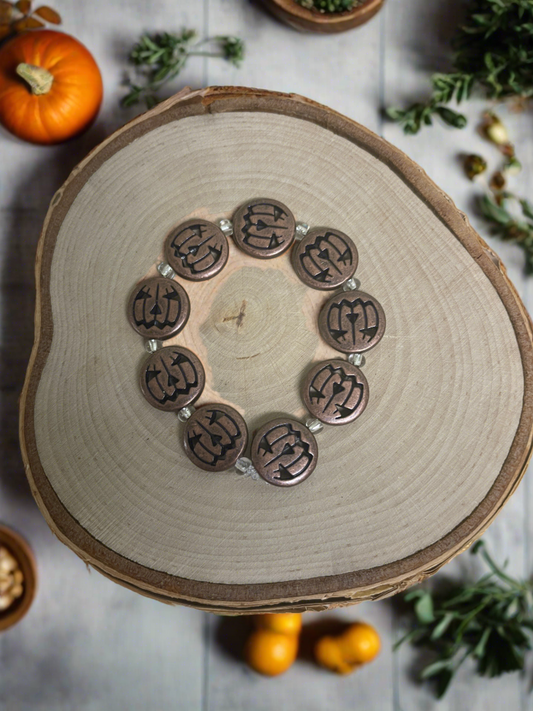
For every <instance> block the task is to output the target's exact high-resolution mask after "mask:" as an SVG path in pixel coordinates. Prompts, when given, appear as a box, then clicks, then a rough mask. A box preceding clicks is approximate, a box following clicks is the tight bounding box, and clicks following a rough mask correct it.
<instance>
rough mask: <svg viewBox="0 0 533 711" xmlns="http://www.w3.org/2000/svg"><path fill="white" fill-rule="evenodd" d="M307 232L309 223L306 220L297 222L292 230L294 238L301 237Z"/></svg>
mask: <svg viewBox="0 0 533 711" xmlns="http://www.w3.org/2000/svg"><path fill="white" fill-rule="evenodd" d="M308 232H309V225H308V224H307V223H306V222H297V223H296V228H295V230H294V236H295V238H296V239H302V238H303V237H305V235H306V234H307V233H308Z"/></svg>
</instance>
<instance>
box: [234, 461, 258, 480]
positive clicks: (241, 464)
mask: <svg viewBox="0 0 533 711" xmlns="http://www.w3.org/2000/svg"><path fill="white" fill-rule="evenodd" d="M235 469H236V470H237V471H238V472H240V473H241V474H242V475H243V476H251V477H252V479H260V476H259V473H258V471H257V469H256V468H255V467H254V465H253V464H252V460H251V459H248V457H239V458H238V459H237V461H236V462H235Z"/></svg>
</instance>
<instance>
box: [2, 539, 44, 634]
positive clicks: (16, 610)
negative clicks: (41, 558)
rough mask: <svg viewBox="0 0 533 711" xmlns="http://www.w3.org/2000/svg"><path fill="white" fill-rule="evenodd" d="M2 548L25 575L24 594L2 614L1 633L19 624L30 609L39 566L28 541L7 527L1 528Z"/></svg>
mask: <svg viewBox="0 0 533 711" xmlns="http://www.w3.org/2000/svg"><path fill="white" fill-rule="evenodd" d="M0 546H5V547H6V548H7V549H8V550H9V552H10V553H11V555H13V557H14V558H16V559H17V561H18V563H19V566H20V569H21V570H22V574H23V575H24V583H23V586H24V592H23V593H22V595H21V596H20V597H19V598H17V599H16V600H15V602H14V603H13V604H12V605H11V607H8V608H7V610H3V611H2V612H0V632H3V631H4V630H7V629H8V628H9V627H13V625H15V624H16V623H17V622H19V620H21V619H22V618H23V617H24V615H25V614H26V613H27V612H28V610H29V609H30V606H31V604H32V602H33V598H34V597H35V591H36V588H37V565H36V563H35V558H34V556H33V553H32V550H31V548H30V547H29V545H28V544H27V543H26V541H25V540H24V539H23V538H22V536H19V534H18V533H15V531H13V530H12V529H10V528H7V526H0Z"/></svg>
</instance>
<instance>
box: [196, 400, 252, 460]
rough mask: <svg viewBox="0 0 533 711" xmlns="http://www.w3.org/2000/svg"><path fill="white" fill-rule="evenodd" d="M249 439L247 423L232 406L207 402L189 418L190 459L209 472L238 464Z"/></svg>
mask: <svg viewBox="0 0 533 711" xmlns="http://www.w3.org/2000/svg"><path fill="white" fill-rule="evenodd" d="M247 442H248V430H247V428H246V422H245V421H244V420H243V418H242V417H241V415H240V414H239V413H238V412H237V410H235V409H234V408H233V407H230V406H229V405H222V404H216V405H204V406H203V407H200V408H198V410H196V411H195V412H194V414H193V415H192V416H191V417H190V418H189V419H188V420H187V424H186V425H185V432H184V435H183V446H184V447H185V452H186V454H187V456H188V457H189V459H190V460H191V462H193V464H196V466H197V467H200V469H204V470H205V471H208V472H222V471H226V469H231V468H232V467H233V466H235V464H236V462H237V460H238V459H239V458H240V456H241V454H242V453H243V451H244V449H245V447H246V444H247Z"/></svg>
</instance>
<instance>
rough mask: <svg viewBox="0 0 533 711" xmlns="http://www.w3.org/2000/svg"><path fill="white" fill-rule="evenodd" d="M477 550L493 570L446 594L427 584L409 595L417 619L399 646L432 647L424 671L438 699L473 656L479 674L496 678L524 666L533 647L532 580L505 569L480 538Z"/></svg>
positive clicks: (406, 596) (476, 546) (475, 547)
mask: <svg viewBox="0 0 533 711" xmlns="http://www.w3.org/2000/svg"><path fill="white" fill-rule="evenodd" d="M478 552H480V553H481V557H482V558H483V560H484V561H485V563H486V565H487V566H488V568H489V571H490V572H489V573H487V574H486V575H484V576H483V577H482V578H480V579H479V580H478V581H477V582H475V583H472V584H462V585H458V586H456V587H455V588H454V589H453V590H451V591H450V592H449V593H447V594H443V595H436V594H433V593H432V592H431V591H430V590H428V589H416V590H412V591H411V592H409V593H407V595H405V600H406V601H407V602H411V603H412V604H413V607H414V613H415V615H416V619H417V623H416V625H415V626H414V627H413V629H412V630H410V631H409V632H408V633H407V634H406V635H405V636H404V637H403V638H402V639H401V640H400V641H399V642H398V643H397V644H396V647H398V646H399V645H401V644H403V643H404V642H407V641H410V642H412V643H414V644H417V645H423V646H425V647H427V648H429V649H431V650H432V651H433V652H434V654H435V659H434V661H432V662H431V663H430V664H428V665H427V666H426V667H425V668H424V669H423V670H422V672H421V675H420V676H421V679H430V680H432V681H433V682H434V683H435V691H436V695H437V697H439V698H440V697H442V696H443V695H444V694H445V692H446V689H447V688H448V685H449V684H450V682H451V680H452V679H453V676H454V674H455V673H456V672H457V670H458V669H459V667H460V666H461V664H463V662H464V661H465V660H466V659H468V658H469V657H470V658H472V659H473V660H474V661H475V662H476V668H477V672H478V674H480V675H482V676H488V677H494V676H499V675H500V674H503V673H505V672H511V671H517V670H520V669H523V668H524V656H525V653H526V651H527V650H529V649H531V640H532V630H533V585H532V583H530V582H529V581H519V580H515V579H514V578H512V577H511V576H510V575H508V574H507V573H505V571H504V570H503V569H502V568H501V567H499V566H498V565H496V563H495V562H494V561H493V559H492V558H491V556H490V555H489V553H488V552H487V550H486V548H485V547H484V544H483V542H482V541H478V542H477V543H476V544H475V545H474V546H473V548H472V553H478Z"/></svg>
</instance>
